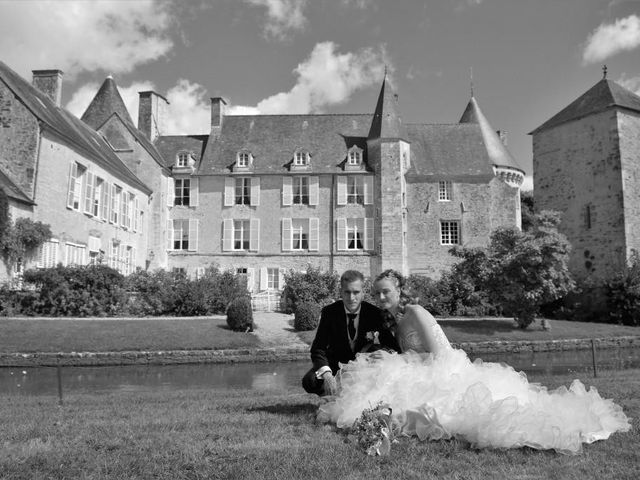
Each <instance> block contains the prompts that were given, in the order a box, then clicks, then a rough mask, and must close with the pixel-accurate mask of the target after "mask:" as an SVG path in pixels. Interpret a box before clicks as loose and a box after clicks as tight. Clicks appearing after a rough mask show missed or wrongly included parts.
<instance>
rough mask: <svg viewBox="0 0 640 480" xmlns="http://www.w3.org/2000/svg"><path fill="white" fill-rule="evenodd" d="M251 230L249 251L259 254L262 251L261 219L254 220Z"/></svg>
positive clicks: (251, 221)
mask: <svg viewBox="0 0 640 480" xmlns="http://www.w3.org/2000/svg"><path fill="white" fill-rule="evenodd" d="M250 225H251V227H250V229H249V232H250V233H249V250H252V251H254V252H257V251H258V250H260V219H258V218H252V219H251V220H250Z"/></svg>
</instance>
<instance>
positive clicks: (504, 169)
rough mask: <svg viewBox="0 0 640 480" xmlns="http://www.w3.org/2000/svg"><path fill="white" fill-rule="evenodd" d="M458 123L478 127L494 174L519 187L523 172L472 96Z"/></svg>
mask: <svg viewBox="0 0 640 480" xmlns="http://www.w3.org/2000/svg"><path fill="white" fill-rule="evenodd" d="M458 123H472V124H476V125H478V126H479V127H480V133H481V134H482V140H483V142H484V146H485V148H486V149H487V155H488V156H489V159H490V160H491V164H492V166H493V170H494V172H495V174H496V175H497V176H499V177H501V178H502V179H503V180H504V181H506V182H507V183H509V184H510V185H512V186H520V185H521V184H522V181H523V180H524V170H522V168H520V166H519V165H518V163H517V162H516V161H515V160H514V158H513V157H512V156H511V153H509V150H507V148H506V147H505V146H504V143H503V142H502V140H501V139H500V136H499V135H498V133H497V132H496V131H495V130H494V129H493V127H492V126H491V124H490V123H489V121H488V120H487V118H486V117H485V116H484V114H483V113H482V110H480V107H479V106H478V102H477V101H476V99H475V98H474V97H473V96H472V97H471V99H470V100H469V103H468V104H467V108H465V110H464V113H463V114H462V117H460V122H458Z"/></svg>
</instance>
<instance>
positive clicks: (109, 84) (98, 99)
mask: <svg viewBox="0 0 640 480" xmlns="http://www.w3.org/2000/svg"><path fill="white" fill-rule="evenodd" d="M113 113H117V114H118V115H119V116H120V118H122V119H123V120H126V121H128V122H129V123H130V124H132V125H133V121H132V120H131V116H130V115H129V111H128V110H127V107H126V105H125V104H124V101H123V100H122V97H121V96H120V92H119V91H118V86H117V85H116V82H115V81H114V80H113V78H112V77H111V76H109V77H107V78H106V79H105V81H104V82H102V85H101V86H100V89H99V90H98V93H96V95H95V97H93V100H91V103H90V104H89V106H88V107H87V109H86V110H85V112H84V113H83V114H82V117H80V120H82V121H83V122H84V123H86V124H87V125H89V126H90V127H91V128H93V129H94V130H98V129H99V128H100V127H101V126H102V125H103V124H104V123H105V122H106V121H107V119H108V118H109V117H110V116H111V115H112V114H113Z"/></svg>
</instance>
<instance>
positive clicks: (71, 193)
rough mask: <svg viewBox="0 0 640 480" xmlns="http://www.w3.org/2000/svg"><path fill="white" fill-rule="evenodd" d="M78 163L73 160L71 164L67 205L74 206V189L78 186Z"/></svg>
mask: <svg viewBox="0 0 640 480" xmlns="http://www.w3.org/2000/svg"><path fill="white" fill-rule="evenodd" d="M75 170H76V163H75V162H71V165H69V186H68V187H67V207H69V208H73V197H74V189H75V186H76V179H75Z"/></svg>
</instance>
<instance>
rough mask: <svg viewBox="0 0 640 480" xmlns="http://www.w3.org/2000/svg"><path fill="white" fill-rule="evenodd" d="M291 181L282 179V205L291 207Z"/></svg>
mask: <svg viewBox="0 0 640 480" xmlns="http://www.w3.org/2000/svg"><path fill="white" fill-rule="evenodd" d="M292 183H293V179H292V178H291V177H282V205H291V204H292V203H293V186H292Z"/></svg>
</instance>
